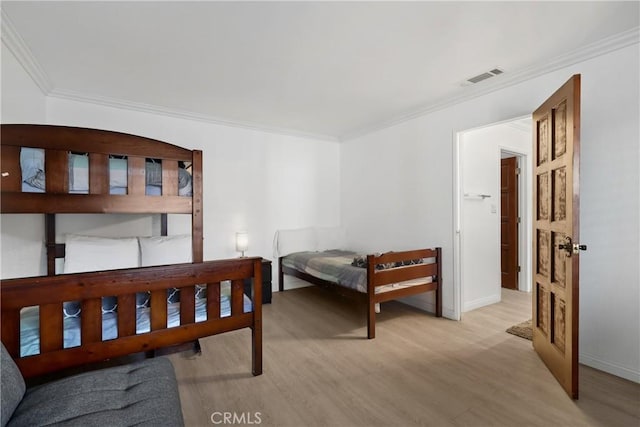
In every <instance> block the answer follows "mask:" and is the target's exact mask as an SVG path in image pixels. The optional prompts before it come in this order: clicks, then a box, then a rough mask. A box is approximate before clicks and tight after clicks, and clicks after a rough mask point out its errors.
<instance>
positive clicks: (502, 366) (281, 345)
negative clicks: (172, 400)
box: [170, 287, 640, 426]
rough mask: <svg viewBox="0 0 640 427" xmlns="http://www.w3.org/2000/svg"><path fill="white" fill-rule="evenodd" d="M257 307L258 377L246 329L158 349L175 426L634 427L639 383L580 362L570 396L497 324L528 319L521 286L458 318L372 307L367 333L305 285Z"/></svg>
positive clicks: (358, 314)
mask: <svg viewBox="0 0 640 427" xmlns="http://www.w3.org/2000/svg"><path fill="white" fill-rule="evenodd" d="M263 313H264V316H263V319H264V374H263V375H262V376H259V377H253V376H252V375H251V355H250V351H249V349H250V331H249V330H243V331H235V332H232V333H228V334H223V335H218V336H214V337H209V338H205V339H201V344H202V355H201V356H195V357H192V358H189V357H186V356H185V355H184V354H182V355H181V354H174V355H171V356H170V358H171V360H172V362H173V364H174V367H175V370H176V374H177V377H178V382H179V387H180V398H181V401H182V410H183V414H184V419H185V423H186V425H187V426H206V425H215V424H218V425H225V423H224V417H225V416H227V417H228V418H227V420H228V421H229V422H227V423H226V425H229V424H234V425H256V424H260V425H264V426H411V425H423V426H489V425H494V426H523V425H531V426H537V425H539V426H556V425H557V426H573V425H582V426H584V425H586V426H591V425H593V426H638V425H640V385H639V384H635V383H632V382H630V381H626V380H623V379H620V378H617V377H614V376H611V375H608V374H605V373H603V372H600V371H596V370H594V369H591V368H588V367H584V366H581V368H580V375H581V379H580V392H581V395H580V400H578V401H572V400H571V399H569V398H568V397H567V395H566V394H565V392H564V391H563V390H562V389H561V388H560V386H558V385H557V384H556V381H555V379H554V378H553V376H552V375H551V374H550V373H549V372H548V371H547V369H546V368H545V366H544V365H543V363H542V362H541V360H540V359H539V358H538V356H537V355H536V354H535V353H534V351H533V349H532V345H531V341H528V340H525V339H522V338H519V337H516V336H513V335H510V334H507V333H506V332H505V330H506V329H507V328H508V327H509V326H511V325H513V324H515V323H519V322H521V321H523V320H526V319H528V318H530V317H531V314H530V313H531V302H530V295H529V294H525V293H521V292H518V291H509V290H503V302H501V303H498V304H494V305H492V306H489V307H484V308H481V309H478V310H474V311H472V312H469V313H465V315H464V318H463V321H462V322H455V321H451V320H447V319H443V318H440V319H438V318H435V317H433V316H432V315H430V314H426V313H424V312H421V311H419V310H416V309H414V308H412V307H409V306H407V305H404V304H401V303H397V302H390V303H384V304H383V305H382V313H380V314H379V315H378V322H377V335H376V336H377V338H376V339H374V340H367V339H366V338H365V337H366V322H365V307H364V306H357V305H356V303H355V302H354V301H351V300H349V299H345V298H343V297H340V296H338V295H335V294H333V293H330V292H327V291H325V290H323V289H319V288H315V287H311V288H303V289H295V290H289V291H285V292H281V293H274V295H273V303H272V304H270V305H265V306H264V308H263ZM225 413H227V414H226V415H225ZM212 416H213V420H212V418H211V417H212ZM234 416H235V418H233V417H234ZM212 421H213V422H212ZM214 422H215V423H214Z"/></svg>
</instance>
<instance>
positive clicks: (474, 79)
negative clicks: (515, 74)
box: [462, 68, 504, 86]
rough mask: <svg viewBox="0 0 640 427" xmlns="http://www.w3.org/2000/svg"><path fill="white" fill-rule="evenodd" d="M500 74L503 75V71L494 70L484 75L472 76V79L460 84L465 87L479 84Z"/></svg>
mask: <svg viewBox="0 0 640 427" xmlns="http://www.w3.org/2000/svg"><path fill="white" fill-rule="evenodd" d="M502 73H504V71H502V70H501V69H500V68H494V69H493V70H489V71H486V72H484V73H481V74H478V75H477V76H474V77H471V78H470V79H467V80H465V81H464V83H462V85H463V86H467V85H470V84H475V83H479V82H481V81H483V80H487V79H489V78H491V77H493V76H497V75H498V74H502Z"/></svg>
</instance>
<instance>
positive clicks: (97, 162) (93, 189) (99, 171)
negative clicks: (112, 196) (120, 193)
mask: <svg viewBox="0 0 640 427" xmlns="http://www.w3.org/2000/svg"><path fill="white" fill-rule="evenodd" d="M89 194H109V156H108V155H106V154H102V153H89Z"/></svg>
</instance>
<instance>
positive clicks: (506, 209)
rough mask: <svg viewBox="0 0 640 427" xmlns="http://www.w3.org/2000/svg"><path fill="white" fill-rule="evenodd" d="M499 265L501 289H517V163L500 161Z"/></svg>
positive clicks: (507, 160)
mask: <svg viewBox="0 0 640 427" xmlns="http://www.w3.org/2000/svg"><path fill="white" fill-rule="evenodd" d="M500 264H501V269H502V287H503V288H508V289H518V161H517V159H516V158H515V157H508V158H506V159H500Z"/></svg>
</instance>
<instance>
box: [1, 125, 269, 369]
mask: <svg viewBox="0 0 640 427" xmlns="http://www.w3.org/2000/svg"><path fill="white" fill-rule="evenodd" d="M0 137H1V138H2V139H1V143H2V145H1V151H0V168H1V169H2V180H1V183H2V184H1V187H0V189H1V193H0V213H2V214H23V213H42V214H44V217H45V234H46V236H45V240H46V243H45V245H46V249H47V276H41V277H31V278H19V279H7V280H1V281H0V292H1V296H2V300H1V303H0V317H1V319H0V320H1V322H2V324H1V331H0V334H1V338H2V342H3V343H4V345H5V347H6V348H7V350H8V351H9V353H10V354H11V356H12V357H13V358H14V359H15V360H16V363H17V365H18V367H19V368H20V370H21V372H22V374H23V376H24V377H25V378H29V377H34V376H38V375H42V374H46V373H49V372H53V371H57V370H60V369H64V368H69V367H75V366H80V365H84V364H87V363H91V362H98V361H104V360H107V359H111V358H115V357H119V356H124V355H128V354H133V353H138V352H149V351H151V350H155V349H160V348H165V347H168V346H172V345H177V344H182V343H187V342H190V341H194V340H197V339H198V338H199V337H205V336H209V335H214V334H218V333H222V332H227V331H232V330H236V329H242V328H251V330H252V364H253V366H252V371H253V374H254V375H260V374H262V295H261V293H262V287H261V286H259V285H257V286H255V287H254V288H255V289H254V298H253V302H252V305H253V311H252V312H250V313H244V312H243V301H244V300H243V299H244V294H243V290H244V287H243V282H244V280H245V279H251V278H253V281H254V283H257V284H260V283H262V278H261V275H262V267H261V258H259V257H257V258H242V259H239V258H238V259H231V260H216V261H203V241H202V239H203V234H202V195H203V194H202V189H203V186H202V152H201V151H199V150H193V151H192V150H187V149H184V148H181V147H177V146H175V145H171V144H168V143H165V142H161V141H157V140H154V139H149V138H144V137H140V136H134V135H128V134H123V133H118V132H111V131H105V130H96V129H85V128H73V127H64V126H50V125H2V126H1V133H0ZM21 147H32V148H43V149H44V150H45V169H46V191H45V192H44V193H26V192H25V193H23V192H22V176H21V169H20V149H21ZM70 152H80V153H88V156H89V194H69V192H68V191H69V188H68V182H69V175H68V173H69V172H68V168H69V163H68V155H69V153H70ZM110 155H118V156H126V157H127V164H128V171H127V178H128V180H127V185H128V188H127V194H126V195H110V194H109V173H108V169H109V156H110ZM147 158H152V159H159V160H161V162H162V195H159V196H147V195H145V161H146V159H147ZM180 162H185V163H189V164H191V174H192V186H193V193H192V194H193V195H192V196H178V167H179V163H180ZM57 213H88V214H90V213H139V214H158V213H159V214H161V228H162V232H161V233H162V234H163V235H166V234H167V214H169V213H181V214H190V215H191V224H192V234H191V235H192V254H193V263H192V264H174V265H167V266H158V267H143V268H133V269H123V270H110V271H100V272H91V273H76V274H60V275H56V274H55V259H56V258H57V257H64V252H65V250H64V245H62V244H58V243H56V242H55V235H56V232H55V223H56V221H55V214H57ZM226 280H229V281H231V315H230V316H228V317H220V283H221V282H222V281H226ZM202 284H207V320H205V321H202V322H197V323H196V322H195V285H202ZM174 287H176V288H180V325H179V326H176V327H172V328H167V303H166V301H167V289H169V288H174ZM143 291H150V292H151V300H150V317H151V319H150V323H151V328H150V329H151V330H150V332H147V333H142V334H136V292H143ZM103 296H117V299H118V316H117V322H118V323H117V326H118V338H116V339H113V340H108V341H102V311H101V297H103ZM66 301H81V307H82V311H81V345H80V346H78V347H73V348H63V312H62V305H63V302H66ZM31 306H38V307H39V310H40V311H39V313H40V353H39V354H37V355H33V356H27V357H20V310H21V309H22V308H24V307H31Z"/></svg>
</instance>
